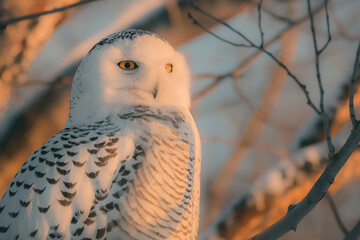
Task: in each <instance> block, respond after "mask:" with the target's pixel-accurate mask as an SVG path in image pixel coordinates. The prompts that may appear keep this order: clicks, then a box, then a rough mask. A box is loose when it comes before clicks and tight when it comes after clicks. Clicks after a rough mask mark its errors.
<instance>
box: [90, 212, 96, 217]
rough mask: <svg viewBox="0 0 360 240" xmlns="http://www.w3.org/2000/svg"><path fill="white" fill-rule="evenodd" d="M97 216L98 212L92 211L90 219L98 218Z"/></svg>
mask: <svg viewBox="0 0 360 240" xmlns="http://www.w3.org/2000/svg"><path fill="white" fill-rule="evenodd" d="M96 215H97V214H96V212H95V211H92V212H90V213H89V218H94V217H96Z"/></svg>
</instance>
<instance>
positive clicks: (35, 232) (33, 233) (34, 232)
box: [29, 229, 38, 238]
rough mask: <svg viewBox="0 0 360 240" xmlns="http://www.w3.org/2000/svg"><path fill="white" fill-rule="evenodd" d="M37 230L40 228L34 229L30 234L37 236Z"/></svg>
mask: <svg viewBox="0 0 360 240" xmlns="http://www.w3.org/2000/svg"><path fill="white" fill-rule="evenodd" d="M37 232H38V229H36V230H35V231H32V232H31V233H30V234H29V235H30V237H32V238H33V237H35V236H36V234H37Z"/></svg>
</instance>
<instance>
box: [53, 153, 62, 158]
mask: <svg viewBox="0 0 360 240" xmlns="http://www.w3.org/2000/svg"><path fill="white" fill-rule="evenodd" d="M53 156H54V158H57V159H61V158H62V157H63V156H64V155H61V154H58V153H54V154H53Z"/></svg>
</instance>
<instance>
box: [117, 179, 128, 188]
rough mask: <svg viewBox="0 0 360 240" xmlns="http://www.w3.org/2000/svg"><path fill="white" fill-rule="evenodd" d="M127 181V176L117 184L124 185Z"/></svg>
mask: <svg viewBox="0 0 360 240" xmlns="http://www.w3.org/2000/svg"><path fill="white" fill-rule="evenodd" d="M126 183H127V180H126V179H125V178H122V179H121V180H120V181H118V182H117V184H118V185H119V186H120V187H122V186H124V185H125V184H126Z"/></svg>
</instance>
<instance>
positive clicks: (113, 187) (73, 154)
mask: <svg viewBox="0 0 360 240" xmlns="http://www.w3.org/2000/svg"><path fill="white" fill-rule="evenodd" d="M193 129H194V123H193V120H192V117H191V115H190V114H189V113H188V112H183V111H180V110H178V109H176V108H172V107H161V108H158V107H148V106H134V107H128V108H126V109H124V110H122V111H121V112H119V113H118V114H114V115H111V116H106V117H104V118H103V119H101V120H100V121H97V122H94V123H91V124H86V125H84V124H82V125H77V126H73V127H71V128H64V129H63V130H62V131H60V132H59V133H58V134H56V135H55V136H54V137H53V138H51V139H50V140H49V141H48V142H46V143H45V144H44V145H43V146H41V147H40V148H39V149H38V150H37V151H36V152H35V153H34V154H33V155H32V156H31V157H30V158H29V159H28V160H27V161H26V162H25V164H24V165H23V166H22V168H21V169H20V171H19V172H18V173H17V175H16V176H15V178H14V179H13V181H12V182H11V184H10V186H9V188H8V189H7V191H6V193H5V194H4V197H3V199H2V200H1V202H0V239H105V238H106V239H144V240H146V239H184V240H186V239H196V234H197V226H198V224H197V221H198V211H199V209H198V202H199V194H200V193H199V186H200V185H199V175H200V153H199V152H198V149H199V148H198V147H199V146H198V145H199V139H198V136H197V133H194V131H193ZM195 129H196V128H195Z"/></svg>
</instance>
